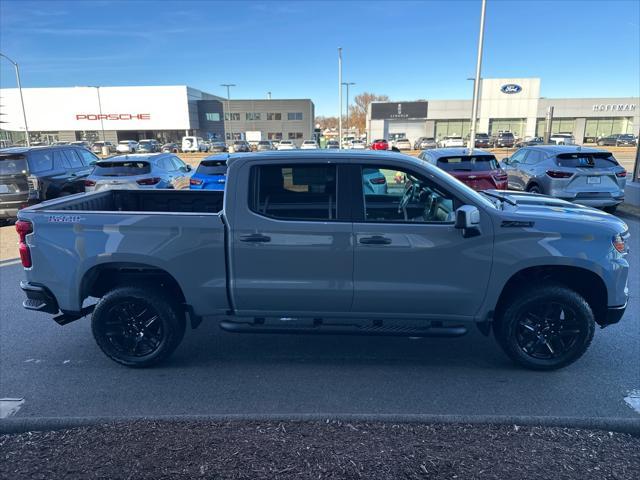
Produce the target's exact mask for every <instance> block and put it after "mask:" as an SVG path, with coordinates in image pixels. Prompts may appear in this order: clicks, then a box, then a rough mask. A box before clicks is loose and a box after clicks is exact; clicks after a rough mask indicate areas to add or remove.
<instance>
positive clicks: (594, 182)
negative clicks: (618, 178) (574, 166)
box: [587, 176, 602, 185]
mask: <svg viewBox="0 0 640 480" xmlns="http://www.w3.org/2000/svg"><path fill="white" fill-rule="evenodd" d="M601 181H602V179H601V178H600V177H594V176H589V177H587V183H588V184H590V185H598V184H600V182H601Z"/></svg>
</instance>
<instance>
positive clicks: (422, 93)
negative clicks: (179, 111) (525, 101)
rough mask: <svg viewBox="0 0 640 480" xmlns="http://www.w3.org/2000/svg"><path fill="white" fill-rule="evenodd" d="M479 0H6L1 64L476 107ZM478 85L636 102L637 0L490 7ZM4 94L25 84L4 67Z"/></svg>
mask: <svg viewBox="0 0 640 480" xmlns="http://www.w3.org/2000/svg"><path fill="white" fill-rule="evenodd" d="M479 22H480V0H468V1H464V0H452V1H441V2H437V1H411V2H403V1H395V2H394V1H388V2H386V1H376V0H369V1H366V2H347V1H344V2H330V1H324V2H313V1H293V2H269V1H256V2H253V1H242V0H237V1H233V2H231V1H229V2H222V1H219V2H218V1H181V2H173V1H162V0H153V1H125V0H116V1H101V0H96V1H81V0H76V1H66V2H62V1H60V2H58V1H17V0H0V52H2V53H3V54H5V55H7V56H9V57H11V58H12V59H13V60H14V61H16V62H18V63H19V64H20V73H21V80H22V84H23V87H55V86H77V85H101V86H112V85H189V86H192V87H195V88H199V89H201V90H204V91H206V92H209V93H213V94H217V95H221V96H226V90H225V89H224V88H223V87H221V86H220V84H222V83H235V84H237V87H235V88H233V89H232V92H231V95H232V98H266V95H267V92H268V91H271V92H272V98H311V99H312V100H313V102H314V103H315V106H316V114H317V115H327V116H330V115H337V110H338V86H337V84H338V77H337V75H338V73H337V71H338V68H337V49H338V47H342V49H343V81H349V82H355V83H356V85H354V86H353V87H351V97H353V95H356V94H358V93H360V92H364V91H367V92H373V93H376V94H385V95H388V96H389V97H390V98H391V100H396V101H404V100H416V99H463V98H471V96H472V89H473V85H472V82H470V81H467V78H470V77H473V76H474V74H475V62H476V50H477V41H478V32H479ZM482 77H540V78H541V79H542V85H541V95H542V96H544V97H548V98H554V97H555V98H558V97H559V98H565V97H569V98H570V97H625V96H640V1H639V0H630V1H607V0H602V1H596V0H592V1H589V0H582V1H579V0H574V1H561V0H558V1H519V0H488V1H487V13H486V26H485V42H484V56H483V64H482ZM0 85H1V86H2V87H13V86H15V77H14V72H13V69H12V66H11V64H10V63H9V62H7V61H6V60H4V59H0Z"/></svg>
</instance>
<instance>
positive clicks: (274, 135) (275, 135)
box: [267, 132, 282, 140]
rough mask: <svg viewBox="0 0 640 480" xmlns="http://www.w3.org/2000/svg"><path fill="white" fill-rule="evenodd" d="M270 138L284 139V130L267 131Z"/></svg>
mask: <svg viewBox="0 0 640 480" xmlns="http://www.w3.org/2000/svg"><path fill="white" fill-rule="evenodd" d="M267 138H268V139H269V140H282V132H269V133H267Z"/></svg>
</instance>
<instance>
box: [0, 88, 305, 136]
mask: <svg viewBox="0 0 640 480" xmlns="http://www.w3.org/2000/svg"><path fill="white" fill-rule="evenodd" d="M22 92H23V96H24V106H25V112H26V117H27V126H28V130H29V134H30V139H31V141H32V142H44V143H53V142H55V141H68V142H72V141H77V140H86V141H89V142H93V141H96V140H102V139H103V136H104V139H105V140H107V141H111V142H114V143H115V142H118V141H122V140H141V139H145V138H154V139H157V140H159V141H162V142H169V141H178V140H180V139H181V138H182V137H183V136H185V135H196V136H201V137H203V138H205V139H220V140H222V139H226V140H231V139H244V138H245V134H246V131H260V132H262V134H263V136H264V138H267V137H268V136H269V135H272V136H273V137H274V138H295V139H300V138H304V139H307V138H311V134H312V131H313V130H312V128H313V116H314V107H313V102H311V100H309V99H273V100H266V99H258V100H231V101H230V102H227V100H226V99H224V98H222V97H219V96H216V95H212V94H210V93H206V92H203V91H201V90H198V89H195V88H192V87H189V86H186V85H170V86H123V87H102V86H100V87H61V88H23V89H22ZM227 111H229V112H231V114H229V113H226V117H227V118H226V120H225V112H227ZM0 114H1V115H0V122H1V123H0V140H3V143H5V144H12V143H21V142H23V141H24V138H25V134H24V132H25V125H24V118H23V115H22V106H21V103H20V95H19V91H18V89H16V88H2V89H0Z"/></svg>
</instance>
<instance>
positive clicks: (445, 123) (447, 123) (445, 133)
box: [436, 120, 471, 140]
mask: <svg viewBox="0 0 640 480" xmlns="http://www.w3.org/2000/svg"><path fill="white" fill-rule="evenodd" d="M470 129H471V120H438V121H436V139H438V140H440V139H442V138H444V137H463V138H464V137H466V136H467V135H469V130H470Z"/></svg>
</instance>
